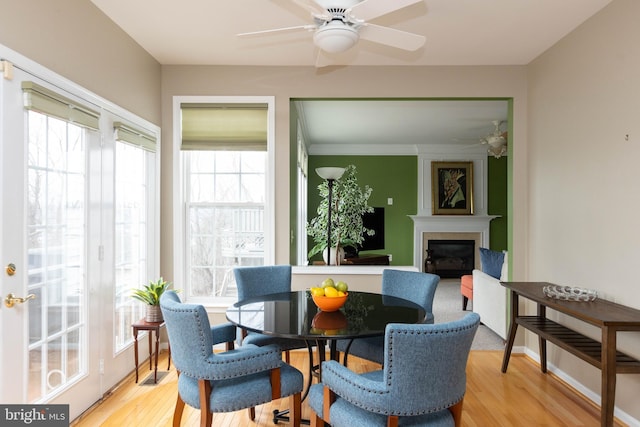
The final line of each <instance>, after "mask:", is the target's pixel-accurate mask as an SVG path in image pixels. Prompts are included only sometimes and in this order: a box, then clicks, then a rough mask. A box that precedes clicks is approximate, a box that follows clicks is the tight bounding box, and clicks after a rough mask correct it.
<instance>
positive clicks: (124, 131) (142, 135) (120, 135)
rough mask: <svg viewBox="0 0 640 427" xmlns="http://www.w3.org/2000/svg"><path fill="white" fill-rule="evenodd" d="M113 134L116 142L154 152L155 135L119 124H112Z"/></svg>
mask: <svg viewBox="0 0 640 427" xmlns="http://www.w3.org/2000/svg"><path fill="white" fill-rule="evenodd" d="M113 132H114V138H115V140H116V141H121V142H126V143H128V144H131V145H135V146H138V147H141V148H144V149H145V150H147V151H153V152H155V151H156V137H155V135H152V134H150V133H147V132H144V131H142V130H140V129H138V128H136V127H134V126H130V125H128V124H124V123H121V122H115V123H114V124H113Z"/></svg>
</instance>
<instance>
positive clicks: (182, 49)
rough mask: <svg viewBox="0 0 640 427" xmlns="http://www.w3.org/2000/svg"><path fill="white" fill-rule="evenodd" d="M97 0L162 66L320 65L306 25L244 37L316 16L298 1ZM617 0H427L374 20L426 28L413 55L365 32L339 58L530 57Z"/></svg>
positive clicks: (440, 60)
mask: <svg viewBox="0 0 640 427" xmlns="http://www.w3.org/2000/svg"><path fill="white" fill-rule="evenodd" d="M91 1H92V2H93V3H94V4H95V5H96V6H97V7H99V8H100V9H101V10H102V11H103V12H104V13H105V14H106V15H107V16H109V17H110V18H111V19H112V20H113V21H114V22H115V23H116V24H117V25H119V26H120V27H121V28H122V29H123V30H124V31H125V32H126V33H127V34H129V35H130V36H131V37H132V38H133V39H134V40H135V41H136V42H138V43H139V44H140V45H141V46H142V47H143V48H145V49H146V50H147V51H148V52H149V53H150V54H151V55H152V56H153V57H154V58H156V59H157V60H158V62H160V63H161V64H203V65H204V64H209V65H211V64H214V65H215V64H217V65H311V66H313V65H314V64H315V63H316V48H315V46H314V45H313V42H312V33H309V32H306V31H300V32H288V33H281V34H273V35H265V36H262V37H250V38H240V37H237V34H239V33H244V32H251V31H258V30H265V29H273V28H280V27H291V26H296V25H305V24H310V23H311V22H312V19H311V15H310V13H309V12H308V11H307V10H306V9H304V8H302V7H300V6H299V5H297V4H296V3H295V2H294V0H180V1H176V0H136V1H131V0H91ZM323 1H326V0H323ZM335 1H337V2H339V1H340V0H335ZM388 1H393V0H388ZM610 1H611V0H481V1H480V0H424V2H422V3H418V4H414V5H413V6H409V7H406V8H404V9H401V10H398V11H396V12H393V13H390V14H388V15H385V16H382V17H379V18H377V19H375V20H373V21H372V23H375V24H378V25H383V26H389V27H392V28H395V29H399V30H403V31H408V32H412V33H417V34H422V35H424V36H425V37H426V38H427V42H426V45H425V46H424V48H422V49H420V50H418V51H417V52H409V53H407V52H404V51H399V50H398V49H393V48H389V47H386V46H381V45H378V44H374V43H371V42H367V41H364V40H362V41H360V43H358V44H357V45H356V46H355V47H354V48H352V50H351V51H349V52H347V53H345V54H344V55H341V56H339V57H336V58H334V61H333V63H334V64H340V65H344V64H347V65H524V64H528V63H529V62H531V60H533V59H534V58H535V57H537V56H538V55H540V54H541V53H542V52H544V51H545V50H546V49H548V48H549V47H551V46H552V45H553V44H554V43H556V42H557V41H558V40H559V39H561V38H562V37H564V36H565V35H566V34H568V33H569V32H571V31H572V30H573V29H575V28H576V27H577V26H578V25H580V24H581V23H582V22H584V21H585V20H587V19H588V18H589V17H591V16H592V15H593V14H595V13H596V12H598V11H599V10H600V9H601V8H603V7H604V6H606V5H607V4H608V3H610Z"/></svg>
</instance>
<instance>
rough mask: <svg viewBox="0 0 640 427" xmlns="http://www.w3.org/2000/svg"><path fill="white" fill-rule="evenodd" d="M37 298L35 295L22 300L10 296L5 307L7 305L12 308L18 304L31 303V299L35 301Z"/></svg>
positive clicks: (5, 302)
mask: <svg viewBox="0 0 640 427" xmlns="http://www.w3.org/2000/svg"><path fill="white" fill-rule="evenodd" d="M35 297H36V296H35V295H34V294H29V295H27V296H26V297H24V298H20V297H17V296H15V295H14V294H11V293H10V294H8V295H7V297H6V298H5V299H4V305H6V306H7V307H9V308H11V307H13V306H14V305H16V303H19V304H23V303H25V302H27V301H29V300H30V299H34V298H35Z"/></svg>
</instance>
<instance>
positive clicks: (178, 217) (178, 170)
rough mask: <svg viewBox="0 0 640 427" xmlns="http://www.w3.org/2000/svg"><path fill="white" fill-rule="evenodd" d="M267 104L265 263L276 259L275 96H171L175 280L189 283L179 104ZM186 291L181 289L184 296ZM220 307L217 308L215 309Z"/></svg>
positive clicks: (218, 300)
mask: <svg viewBox="0 0 640 427" xmlns="http://www.w3.org/2000/svg"><path fill="white" fill-rule="evenodd" d="M187 103H189V104H197V103H202V104H266V105H267V171H266V175H265V178H266V180H267V183H266V184H267V185H266V197H265V202H264V222H265V224H264V239H265V245H264V248H265V251H264V264H265V265H270V264H274V262H275V97H273V96H174V97H173V108H172V110H173V196H174V203H173V251H174V253H173V260H174V261H173V262H174V282H175V283H188V282H187V276H186V275H187V274H188V272H187V271H186V258H185V257H186V254H185V250H184V248H185V246H184V245H185V235H186V227H187V226H188V225H187V222H186V221H187V218H186V217H185V210H184V201H185V191H186V185H185V182H184V178H183V177H184V171H183V170H182V169H183V162H182V155H181V150H180V146H181V143H182V120H181V109H180V105H181V104H187ZM187 294H188V292H184V294H183V298H184V297H185V296H186V295H187ZM189 302H192V303H198V304H202V305H204V306H206V307H208V308H213V310H212V311H220V312H223V311H224V310H225V309H226V307H228V306H229V305H231V304H232V303H234V302H235V299H233V298H228V297H227V298H225V297H203V298H191V299H190V301H189ZM216 309H219V310H216Z"/></svg>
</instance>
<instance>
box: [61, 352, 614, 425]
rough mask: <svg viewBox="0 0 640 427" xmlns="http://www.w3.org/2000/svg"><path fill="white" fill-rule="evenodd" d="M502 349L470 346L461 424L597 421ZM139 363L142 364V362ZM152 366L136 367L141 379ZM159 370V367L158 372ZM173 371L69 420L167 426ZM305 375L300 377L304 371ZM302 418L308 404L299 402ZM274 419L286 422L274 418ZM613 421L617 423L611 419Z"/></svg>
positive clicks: (360, 366)
mask: <svg viewBox="0 0 640 427" xmlns="http://www.w3.org/2000/svg"><path fill="white" fill-rule="evenodd" d="M166 363H167V360H166V353H162V354H161V360H160V363H159V365H158V366H159V368H161V367H162V366H164V367H165V368H166V366H167V365H166ZM307 363H308V362H307V353H306V352H303V351H292V352H291V364H293V365H294V366H296V367H297V368H298V369H300V370H301V371H302V372H306V371H307V368H308V364H307ZM501 363H502V351H472V352H471V355H470V356H469V363H468V365H467V394H466V396H465V401H464V407H463V415H462V424H463V426H466V427H473V426H481V427H498V426H505V427H510V426H518V427H528V426H594V427H596V426H599V425H600V409H599V407H596V406H594V405H593V404H592V403H591V402H589V401H588V400H586V399H585V398H584V397H582V396H581V395H579V394H578V393H577V392H576V391H575V390H573V389H572V388H571V387H569V386H568V385H566V384H565V383H563V382H561V381H560V380H559V379H557V378H556V377H554V376H553V375H552V374H546V375H545V374H542V373H541V372H540V369H539V367H538V365H537V364H536V363H534V362H533V361H532V360H531V359H529V358H527V357H525V356H521V355H513V356H512V357H511V361H510V362H509V370H508V372H507V373H506V374H502V373H501V372H500V366H501ZM143 366H144V365H143ZM349 367H350V368H351V369H353V370H354V371H356V372H366V371H370V370H374V369H376V366H375V365H374V364H372V363H368V362H365V361H362V360H361V359H358V358H356V357H352V358H350V360H349ZM149 372H151V374H153V372H152V371H145V370H144V369H143V370H141V371H140V374H141V376H140V378H141V381H143V380H144V379H145V378H146V377H147V375H148V373H149ZM159 373H160V372H159ZM176 378H177V376H176V371H175V368H173V366H172V368H171V370H170V371H169V372H168V373H167V374H166V375H165V376H164V378H162V380H161V381H159V384H158V385H138V384H135V383H134V376H133V374H132V375H130V376H129V377H128V378H126V379H125V380H124V381H123V382H122V383H121V385H120V386H119V387H117V388H116V389H115V390H114V391H113V392H112V393H110V394H109V395H108V396H107V397H105V398H104V399H103V400H102V402H100V403H99V404H97V405H95V406H94V407H93V408H91V409H90V410H89V411H87V412H86V413H85V414H84V415H83V416H82V417H80V418H79V419H78V420H75V421H74V422H72V423H71V426H74V427H96V426H105V427H109V426H113V427H121V426H126V427H147V426H148V427H151V426H153V427H156V426H171V421H172V416H173V408H174V405H175V401H176V396H177V390H176ZM305 379H306V377H305ZM286 404H287V400H286V399H281V400H279V401H275V402H272V403H270V404H265V405H261V406H258V407H257V408H256V421H255V423H254V422H252V421H250V420H249V417H248V414H247V411H246V410H244V411H238V412H232V413H226V414H224V413H220V414H214V416H213V425H214V426H217V427H226V426H232V427H245V426H246V427H255V426H273V425H274V424H273V421H272V419H273V410H274V409H284V408H285V407H286ZM302 406H303V412H302V415H303V418H309V415H310V411H311V410H310V409H309V407H308V405H306V404H305V402H303V404H302ZM199 422H200V415H199V411H197V410H195V409H193V408H190V407H188V406H187V407H186V409H185V412H184V414H183V417H182V424H181V425H182V426H196V425H199ZM278 425H288V423H286V422H282V421H280V422H279V423H278ZM616 425H617V426H622V425H623V424H620V423H616Z"/></svg>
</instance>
